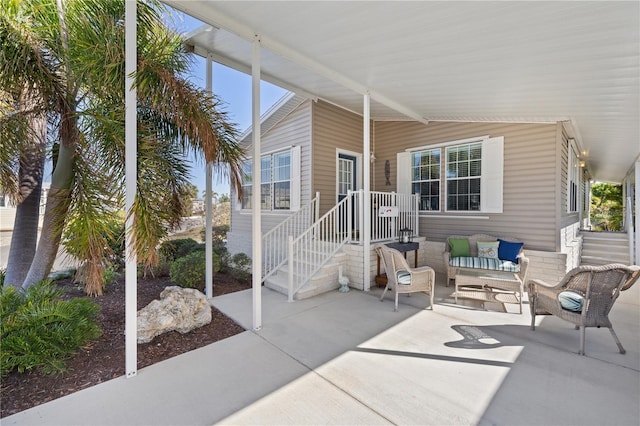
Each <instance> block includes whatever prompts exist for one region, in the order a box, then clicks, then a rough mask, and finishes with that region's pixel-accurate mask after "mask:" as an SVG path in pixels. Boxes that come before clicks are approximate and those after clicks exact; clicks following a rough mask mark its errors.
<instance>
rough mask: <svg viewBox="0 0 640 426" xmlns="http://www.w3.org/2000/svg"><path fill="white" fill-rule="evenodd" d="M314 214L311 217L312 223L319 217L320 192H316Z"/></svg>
mask: <svg viewBox="0 0 640 426" xmlns="http://www.w3.org/2000/svg"><path fill="white" fill-rule="evenodd" d="M315 207H316V213H315V214H316V216H315V217H314V218H313V221H312V222H311V223H312V224H314V223H316V222H317V221H318V219H319V218H320V192H316V206H315Z"/></svg>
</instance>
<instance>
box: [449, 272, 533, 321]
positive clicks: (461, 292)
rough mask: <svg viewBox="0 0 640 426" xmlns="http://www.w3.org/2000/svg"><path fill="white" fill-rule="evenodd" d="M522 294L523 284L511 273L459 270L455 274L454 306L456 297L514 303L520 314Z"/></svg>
mask: <svg viewBox="0 0 640 426" xmlns="http://www.w3.org/2000/svg"><path fill="white" fill-rule="evenodd" d="M523 292H524V283H523V282H522V280H521V279H520V277H519V276H518V274H516V273H513V272H501V271H490V270H485V269H461V270H459V271H458V273H457V274H456V292H455V293H454V299H455V303H456V304H457V303H458V297H460V298H465V299H473V300H479V301H481V302H499V303H515V304H519V305H520V313H521V314H522V295H523Z"/></svg>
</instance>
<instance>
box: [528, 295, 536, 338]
mask: <svg viewBox="0 0 640 426" xmlns="http://www.w3.org/2000/svg"><path fill="white" fill-rule="evenodd" d="M529 309H530V310H531V330H533V331H535V330H536V296H535V295H534V296H531V299H530V300H529Z"/></svg>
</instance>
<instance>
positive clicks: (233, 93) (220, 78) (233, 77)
mask: <svg viewBox="0 0 640 426" xmlns="http://www.w3.org/2000/svg"><path fill="white" fill-rule="evenodd" d="M169 25H170V26H172V27H173V28H175V29H176V30H177V31H179V32H181V33H185V32H188V31H191V30H193V29H195V28H197V27H199V26H200V25H202V22H200V21H198V20H196V19H194V18H192V17H190V16H188V15H184V14H182V13H180V12H175V15H174V16H173V22H169ZM190 79H191V81H192V82H193V83H194V84H197V85H199V86H200V87H203V88H204V87H205V85H206V82H205V80H206V61H205V60H204V58H201V57H199V56H198V57H196V60H195V62H194V66H193V67H192V70H191V76H190ZM213 93H214V94H215V95H216V96H218V98H219V99H220V100H221V101H222V102H223V104H224V110H226V111H227V113H228V116H229V120H230V121H231V122H233V123H235V124H236V125H237V127H238V130H239V131H240V133H242V132H244V131H245V130H246V129H247V128H248V127H249V126H250V125H251V76H250V75H248V74H244V73H242V72H239V71H236V70H233V69H231V68H229V67H226V66H224V65H221V64H217V63H215V62H214V63H213ZM285 93H286V90H285V89H282V88H280V87H278V86H274V85H272V84H270V83H267V82H265V81H263V82H262V83H261V85H260V114H262V113H264V112H265V111H266V110H268V109H269V108H270V107H271V106H272V105H273V104H275V103H276V102H277V101H278V100H279V99H280V98H281V97H282V96H284V94H285ZM192 166H193V167H192V170H191V175H192V178H191V182H192V183H193V184H194V185H196V186H197V187H198V190H199V191H198V193H199V194H200V195H202V192H203V191H204V189H205V170H204V169H205V165H204V162H203V161H198V160H193V161H192ZM213 190H214V191H215V192H217V193H218V194H219V195H221V194H229V182H228V179H224V180H223V181H220V179H219V177H218V176H214V177H213Z"/></svg>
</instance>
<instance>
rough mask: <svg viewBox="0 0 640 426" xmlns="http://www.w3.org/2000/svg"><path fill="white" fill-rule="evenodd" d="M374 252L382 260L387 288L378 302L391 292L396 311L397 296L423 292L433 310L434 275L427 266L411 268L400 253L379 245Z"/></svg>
mask: <svg viewBox="0 0 640 426" xmlns="http://www.w3.org/2000/svg"><path fill="white" fill-rule="evenodd" d="M376 252H377V253H378V255H379V256H380V257H381V258H382V262H383V264H384V270H385V271H386V272H387V286H386V287H385V288H384V291H383V292H382V296H381V297H380V301H381V302H382V301H383V300H384V296H385V294H386V293H387V290H390V291H393V292H394V293H395V297H396V304H395V308H394V311H397V310H398V294H401V293H416V292H425V293H426V294H428V295H429V296H430V303H431V309H433V293H434V290H435V288H434V286H435V281H436V274H435V272H434V270H433V269H432V268H430V267H429V266H422V267H420V268H411V267H410V266H409V264H408V263H407V260H406V259H405V258H404V256H403V255H402V253H400V252H399V251H398V250H395V249H392V248H390V247H387V246H384V245H380V246H378V247H376Z"/></svg>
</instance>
